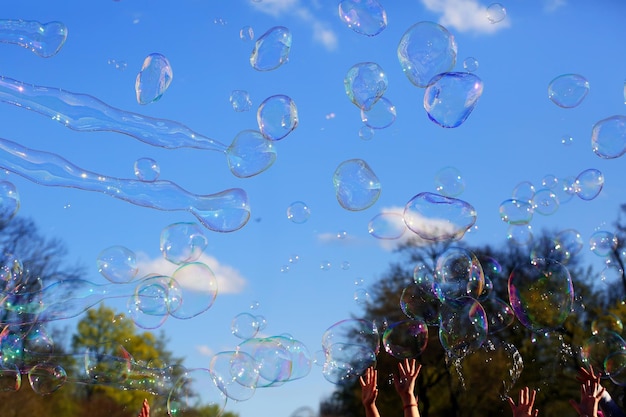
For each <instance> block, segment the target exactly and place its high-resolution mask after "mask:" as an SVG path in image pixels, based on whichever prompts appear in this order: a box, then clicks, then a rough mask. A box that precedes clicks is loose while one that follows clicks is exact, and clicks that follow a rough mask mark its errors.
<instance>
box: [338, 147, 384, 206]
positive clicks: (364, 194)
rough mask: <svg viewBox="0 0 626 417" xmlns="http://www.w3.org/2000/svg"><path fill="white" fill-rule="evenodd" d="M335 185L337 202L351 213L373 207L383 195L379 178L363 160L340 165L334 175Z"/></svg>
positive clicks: (351, 160) (345, 162)
mask: <svg viewBox="0 0 626 417" xmlns="http://www.w3.org/2000/svg"><path fill="white" fill-rule="evenodd" d="M333 185H334V186H335V195H336V196H337V201H338V202H339V204H340V205H341V207H343V208H344V209H346V210H350V211H361V210H365V209H367V208H368V207H371V206H372V205H373V204H374V203H375V202H376V201H377V200H378V197H380V193H381V185H380V181H379V180H378V177H376V174H374V172H373V171H372V169H371V168H370V166H369V165H368V164H367V162H365V161H364V160H362V159H350V160H347V161H344V162H342V163H341V164H339V166H338V167H337V169H336V170H335V172H334V174H333Z"/></svg>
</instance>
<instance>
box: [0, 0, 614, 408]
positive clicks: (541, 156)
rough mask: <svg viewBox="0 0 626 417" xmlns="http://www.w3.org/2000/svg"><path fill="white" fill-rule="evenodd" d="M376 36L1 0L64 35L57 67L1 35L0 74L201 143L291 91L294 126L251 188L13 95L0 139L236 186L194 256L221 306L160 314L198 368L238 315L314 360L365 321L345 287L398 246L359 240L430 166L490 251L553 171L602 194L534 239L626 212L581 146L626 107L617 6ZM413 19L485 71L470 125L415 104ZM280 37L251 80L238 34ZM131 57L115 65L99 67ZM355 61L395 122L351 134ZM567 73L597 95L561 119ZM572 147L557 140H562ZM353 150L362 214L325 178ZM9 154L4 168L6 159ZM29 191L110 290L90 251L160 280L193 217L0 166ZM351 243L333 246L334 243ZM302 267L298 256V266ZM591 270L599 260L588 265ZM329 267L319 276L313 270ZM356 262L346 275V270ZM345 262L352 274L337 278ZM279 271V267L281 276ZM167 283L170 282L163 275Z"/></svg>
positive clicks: (211, 155) (446, 3) (320, 22)
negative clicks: (459, 188)
mask: <svg viewBox="0 0 626 417" xmlns="http://www.w3.org/2000/svg"><path fill="white" fill-rule="evenodd" d="M380 3H381V4H382V6H383V7H384V8H385V10H386V12H387V16H388V26H387V28H386V29H385V30H384V31H383V32H382V33H380V34H379V35H377V36H375V37H371V38H370V37H366V36H363V35H360V34H358V33H355V32H354V31H352V30H351V29H349V28H348V27H346V26H345V25H344V24H343V23H342V22H341V20H340V19H339V17H338V13H337V2H324V1H315V0H313V1H305V0H271V1H270V0H262V1H258V2H253V1H246V0H237V1H226V0H220V1H211V2H204V1H199V0H186V1H182V2H176V5H174V3H172V2H154V1H144V0H141V1H126V0H121V1H118V2H116V1H104V0H101V1H98V2H90V5H89V6H87V5H85V3H84V2H78V1H74V0H70V1H36V0H24V1H21V2H11V3H10V4H6V5H5V7H4V9H3V10H4V13H3V16H4V17H3V18H4V19H23V20H35V21H39V22H42V23H46V22H51V21H61V22H63V23H64V24H65V25H66V26H67V28H68V39H67V42H66V43H65V45H64V46H63V48H62V49H61V51H60V52H59V53H58V54H57V55H56V56H54V57H51V58H41V57H38V56H37V55H35V54H34V53H32V52H30V51H28V50H26V49H23V48H20V47H18V46H16V45H12V44H0V54H1V56H2V59H1V60H0V73H1V74H2V75H4V76H6V77H10V78H13V79H17V80H20V81H23V82H26V83H31V84H36V85H41V86H48V87H57V88H62V89H64V90H68V91H71V92H76V93H84V94H89V95H92V96H94V97H97V98H99V99H100V100H102V101H104V102H105V103H107V104H109V105H111V106H113V107H116V108H119V109H123V110H126V111H130V112H135V113H140V114H143V115H146V116H150V117H154V118H163V119H169V120H173V121H177V122H179V123H183V124H185V125H186V126H188V127H190V128H191V129H193V130H194V131H196V132H199V133H201V134H203V135H206V136H208V137H210V138H213V139H215V140H217V141H219V142H221V143H223V144H226V145H228V144H230V142H231V141H232V139H233V138H234V137H235V136H236V135H237V133H238V132H240V131H242V130H245V129H257V124H256V108H257V107H258V105H259V104H260V103H261V102H262V101H263V100H265V99H266V98H267V97H269V96H272V95H276V94H284V95H288V96H289V97H291V98H292V99H293V100H294V101H295V103H296V105H297V108H298V116H299V125H298V127H297V128H296V129H295V131H294V132H292V133H291V134H290V135H289V136H287V137H286V138H285V139H283V140H281V141H279V142H277V143H276V144H275V146H276V150H277V160H276V162H275V163H274V165H273V166H272V167H271V168H270V169H269V170H267V171H266V172H264V173H262V174H260V175H258V176H255V177H253V178H247V179H241V178H237V177H235V176H234V175H232V174H231V173H230V172H229V170H228V166H227V163H226V158H225V156H224V155H223V154H222V153H220V152H211V151H204V150H194V149H177V150H166V149H162V148H157V147H151V146H148V145H146V144H144V143H141V142H139V141H137V140H135V139H133V138H130V137H127V136H124V135H121V134H116V133H112V132H92V133H86V132H75V131H72V130H70V129H67V128H65V127H64V126H62V125H61V124H59V123H56V122H55V121H52V120H47V119H46V118H45V117H42V116H41V115H38V114H36V113H34V112H29V111H26V110H24V109H20V108H17V107H14V106H11V105H8V104H2V105H1V107H2V112H0V121H1V124H0V126H1V128H0V129H1V130H0V132H1V133H0V137H2V138H5V139H9V140H11V141H15V142H18V143H20V144H22V145H24V146H27V147H30V148H33V149H39V150H44V151H47V152H54V153H56V154H58V155H60V156H63V157H64V158H66V159H68V160H69V161H71V162H72V163H74V164H76V165H78V166H80V167H82V168H85V169H88V170H90V171H93V172H97V173H102V174H104V175H107V176H111V177H118V178H133V163H134V162H135V160H137V159H138V158H141V157H150V158H153V159H154V160H156V161H157V162H158V163H159V165H160V169H161V177H160V178H161V179H166V180H170V181H173V182H175V183H176V184H178V185H179V186H181V187H182V188H184V189H186V190H188V191H190V192H193V193H197V194H212V193H216V192H219V191H222V190H225V189H228V188H233V187H239V188H243V189H245V190H246V192H247V193H248V197H249V201H250V207H251V220H250V221H249V222H248V224H247V225H245V226H244V227H243V228H242V229H241V230H239V231H237V232H233V233H223V234H222V233H216V232H209V231H207V237H208V247H207V249H206V251H205V255H204V257H203V258H202V260H204V261H206V263H207V264H208V265H209V266H211V268H212V269H213V270H214V271H215V272H216V274H217V275H218V277H219V280H220V293H219V295H218V297H217V300H216V302H215V305H214V306H213V307H212V308H211V309H210V310H209V311H207V312H206V313H205V314H203V315H201V316H198V317H196V318H194V319H191V320H185V321H181V320H174V319H169V320H168V321H167V322H166V323H165V324H164V325H163V329H164V331H165V332H166V334H167V335H168V336H169V337H170V338H171V345H170V347H171V348H172V350H173V351H174V352H175V354H177V355H180V356H185V357H186V358H187V359H186V365H187V366H188V367H208V364H209V361H210V358H211V356H212V355H213V354H215V353H217V352H220V351H223V350H232V349H233V348H234V347H235V346H236V345H237V344H238V343H239V342H240V340H238V339H237V338H235V337H234V336H233V335H232V334H231V333H230V323H231V320H232V318H233V317H235V316H236V315H237V314H239V313H241V312H250V306H251V305H257V304H258V307H257V308H256V309H255V310H253V311H254V314H261V315H263V316H264V317H265V318H266V320H267V327H266V329H265V332H266V334H268V335H278V334H283V333H289V334H291V335H292V336H293V337H295V338H296V339H298V340H301V341H302V342H303V343H305V344H306V345H307V346H308V347H309V350H310V351H311V353H314V352H315V351H317V350H319V349H320V348H321V336H322V334H323V332H324V330H325V329H326V328H328V327H329V326H331V325H332V324H334V323H336V322H338V321H340V320H343V319H345V318H348V317H349V316H350V314H351V313H354V312H358V311H359V307H358V305H357V304H356V303H355V302H354V300H353V293H354V291H355V289H356V286H355V281H359V280H363V282H364V284H363V285H364V286H366V287H367V286H368V285H371V284H372V283H373V282H375V281H376V279H378V278H379V277H380V276H381V275H383V274H384V272H385V271H386V267H387V265H388V264H389V262H390V261H391V260H393V259H394V257H393V254H392V252H391V249H392V248H393V244H394V242H389V241H381V240H377V239H375V238H373V237H371V236H370V235H369V234H368V232H367V225H368V222H369V220H370V219H371V218H372V217H374V216H375V215H376V214H378V213H380V212H383V211H386V210H391V209H394V208H395V209H397V208H401V207H404V205H405V204H406V203H407V202H408V201H409V200H410V199H411V198H412V197H413V196H414V195H416V194H418V193H421V192H425V191H430V192H435V184H434V178H435V175H436V173H437V172H438V171H439V170H440V169H442V168H444V167H447V166H453V167H455V168H457V169H458V170H459V171H460V172H461V173H462V175H463V177H464V179H465V182H466V188H465V191H464V192H463V193H462V194H461V195H459V196H458V198H460V199H463V200H464V201H467V202H468V203H470V204H471V205H472V206H474V208H475V209H476V211H477V213H478V220H477V222H476V228H474V229H472V231H471V232H470V233H469V234H467V235H466V237H465V239H467V240H468V242H470V243H477V244H483V243H491V244H494V245H498V244H500V243H501V242H503V241H504V240H505V239H506V231H507V225H506V224H505V223H503V222H502V221H501V220H500V216H499V213H498V207H499V205H500V203H501V202H502V201H504V200H506V199H508V198H510V197H511V193H512V190H513V188H514V187H515V186H516V185H517V184H518V183H520V182H522V181H530V182H532V183H534V184H535V185H536V186H537V187H539V184H540V183H541V181H542V179H543V178H544V177H545V176H546V175H554V176H556V177H557V178H565V177H575V176H576V175H578V173H580V172H582V171H583V170H586V169H589V168H595V169H599V170H600V171H601V172H602V173H603V175H604V177H605V185H604V189H603V190H602V192H601V193H600V195H599V196H598V197H597V198H595V199H594V200H591V201H583V200H581V199H579V198H576V197H574V198H573V199H572V200H571V201H569V202H568V203H566V204H563V205H562V206H560V207H559V209H558V211H557V212H556V213H555V214H553V215H551V216H545V217H543V216H539V215H535V216H534V218H533V221H532V227H533V228H534V229H535V230H541V229H542V228H544V227H545V228H549V229H552V230H554V229H556V230H560V229H567V228H575V229H577V230H578V231H579V232H580V233H581V235H582V237H583V240H584V241H585V251H587V252H589V247H588V244H587V242H588V239H589V237H590V236H591V234H592V233H593V231H594V230H596V229H598V228H599V229H608V230H611V223H612V222H613V221H614V220H615V217H616V214H617V210H618V207H619V205H620V204H621V203H624V202H626V192H625V191H624V188H623V185H622V181H623V180H622V179H623V176H624V172H626V171H624V160H623V157H622V158H617V159H613V160H603V159H601V158H599V157H598V156H596V155H595V154H594V153H593V152H592V150H591V145H590V143H591V128H592V126H593V125H594V124H595V123H596V122H597V121H599V120H601V119H604V118H606V117H610V116H613V115H619V114H624V111H625V109H624V107H625V104H624V101H625V97H624V81H625V80H626V58H625V54H624V39H626V36H625V35H626V28H625V27H624V25H623V24H622V17H623V16H624V13H625V12H626V10H625V8H626V6H625V5H624V4H623V2H620V1H609V0H606V1H603V2H594V4H591V2H583V1H567V0H550V1H541V2H523V1H520V0H513V1H503V2H501V3H502V4H503V5H504V7H505V8H506V10H507V16H506V18H505V19H504V20H503V21H501V22H499V23H496V24H492V23H490V22H489V21H488V20H487V17H486V7H487V6H488V5H489V4H490V3H489V2H485V1H483V2H481V1H477V0H422V1H418V0H411V1H403V2H391V1H382V0H381V1H380ZM420 21H433V22H438V23H440V24H442V25H444V26H445V27H446V28H447V29H448V30H449V31H450V32H451V33H452V34H453V35H454V36H455V39H456V43H457V46H458V56H457V64H456V66H455V70H457V71H462V70H463V67H462V62H463V60H464V59H465V58H467V57H474V58H476V59H477V60H478V63H479V67H478V69H477V71H476V72H475V74H476V75H477V76H479V77H480V78H481V79H482V81H483V83H484V92H483V95H482V97H481V98H480V100H479V102H478V104H477V106H476V108H475V110H474V111H473V113H472V114H471V115H470V116H469V118H468V119H467V121H466V122H465V123H463V124H462V125H461V126H459V127H457V128H454V129H443V128H441V127H439V126H437V125H436V124H434V123H433V122H431V121H430V120H428V117H427V115H426V113H425V111H424V108H423V104H422V103H423V94H424V91H423V89H419V88H417V87H415V86H413V85H412V84H411V83H410V82H409V80H408V79H407V77H406V76H405V75H404V74H403V73H402V69H401V67H400V64H399V62H398V59H397V56H396V48H397V45H398V42H399V40H400V38H401V37H402V34H403V33H404V32H405V31H406V30H407V29H408V28H409V27H410V26H411V25H413V24H415V23H417V22H420ZM279 25H280V26H285V27H287V28H289V29H290V31H291V32H292V36H293V44H292V48H291V52H290V55H289V60H288V62H287V63H286V64H284V65H282V66H281V67H280V68H278V69H276V70H274V71H269V72H259V71H255V70H254V69H253V68H252V67H251V66H250V63H249V57H250V53H251V51H252V48H253V45H254V42H253V41H247V42H246V41H243V40H241V39H240V38H239V31H240V29H241V28H242V27H244V26H250V27H252V29H253V30H254V34H255V39H256V38H257V37H259V36H260V35H261V34H263V33H264V32H265V31H267V30H268V29H270V28H272V27H274V26H279ZM151 53H160V54H162V55H164V56H165V57H167V58H168V60H169V62H170V64H171V66H172V69H173V80H172V83H171V85H170V87H169V89H168V90H167V91H166V92H165V94H164V95H163V97H162V98H161V99H160V100H159V101H158V102H155V103H151V104H148V105H140V104H138V103H137V101H136V97H135V90H134V82H135V77H136V76H137V73H138V71H139V70H140V69H141V65H142V63H143V60H144V58H145V57H146V56H147V55H149V54H151ZM111 60H115V61H116V62H118V63H121V62H123V63H125V64H126V65H123V64H122V67H121V68H116V66H115V65H114V64H111V63H109V62H110V61H111ZM359 62H376V63H377V64H379V65H380V66H381V67H382V68H383V69H384V71H385V73H386V75H387V77H388V80H389V87H388V89H387V91H386V93H385V97H386V98H387V99H389V100H390V101H391V102H392V103H393V104H394V105H395V106H396V109H397V118H396V121H395V122H394V123H393V124H392V125H391V126H390V127H388V128H386V129H382V130H377V131H376V132H375V135H374V137H373V138H372V139H371V140H369V141H364V140H361V139H360V138H359V134H358V132H359V129H360V128H361V126H362V122H361V120H360V112H359V110H358V109H357V107H355V106H354V105H353V104H352V103H351V102H350V101H349V99H348V98H347V96H346V93H345V91H344V88H343V79H344V76H345V74H346V72H347V71H348V69H349V68H350V67H352V66H353V65H354V64H356V63H359ZM568 73H576V74H581V75H583V76H584V77H586V78H587V80H588V81H589V83H590V92H589V94H588V96H587V97H586V98H585V100H584V101H583V102H582V104H580V105H579V106H578V107H575V108H572V109H563V108H560V107H558V106H556V105H555V104H554V103H552V102H551V101H550V100H549V99H548V93H547V87H548V83H549V82H550V80H552V79H554V78H555V77H557V76H559V75H562V74H568ZM233 90H245V91H248V92H249V94H250V97H251V100H252V103H253V105H252V110H251V111H249V112H235V111H233V108H232V106H231V104H230V103H229V96H230V93H231V91H233ZM564 135H569V136H571V137H572V138H573V141H572V143H571V144H569V145H563V144H562V143H561V138H562V137H563V136H564ZM354 158H360V159H363V160H365V161H367V163H368V164H369V165H370V166H371V168H372V170H373V171H374V172H375V173H376V175H377V176H378V178H379V179H380V181H381V185H382V193H381V197H380V198H379V200H378V201H377V202H376V203H375V204H374V205H373V206H372V207H371V208H369V209H367V210H364V211H359V212H349V211H347V210H345V209H343V208H342V207H341V206H340V205H339V204H338V202H337V199H336V197H335V193H334V189H333V183H332V175H333V172H334V171H335V169H336V168H337V166H338V165H339V164H340V163H341V162H343V161H346V160H348V159H354ZM0 162H1V161H0ZM6 179H7V180H10V181H12V182H13V183H14V184H15V185H16V187H17V189H18V191H19V194H20V197H21V209H20V215H24V216H31V217H33V218H34V219H35V220H36V221H37V223H38V224H39V225H40V226H41V228H42V230H43V231H44V232H45V233H46V234H49V235H51V236H58V237H61V238H63V239H64V240H65V241H66V242H67V244H68V247H69V248H70V257H71V258H72V259H77V260H79V261H81V262H84V263H85V264H87V265H88V266H90V270H89V274H88V276H87V277H86V279H88V280H91V281H94V282H101V283H104V279H103V278H102V277H101V276H100V275H99V274H98V272H97V269H96V266H95V260H96V258H97V256H98V253H100V251H102V250H103V249H105V248H108V247H110V246H113V245H123V246H126V247H127V248H129V249H131V250H133V251H135V252H136V253H137V254H138V256H139V257H140V260H141V264H142V271H143V272H155V271H156V270H157V269H159V270H160V271H161V268H162V267H163V263H164V262H163V261H162V260H161V259H160V253H159V235H160V232H161V230H162V229H163V228H164V227H166V226H168V225H169V224H172V223H176V222H192V221H195V219H194V217H193V216H192V215H191V214H189V213H186V212H164V211H158V210H152V209H148V208H144V207H138V206H134V205H131V204H128V203H126V202H124V201H120V200H116V199H112V198H110V197H108V196H106V195H103V194H100V193H94V192H87V191H83V190H79V189H70V188H60V187H43V186H39V185H36V184H33V183H30V182H28V181H26V180H24V179H22V178H20V177H19V176H17V175H15V174H7V175H6ZM294 201H304V202H306V203H307V205H308V206H309V207H310V209H311V217H310V219H309V220H308V221H307V222H306V223H303V224H295V223H292V222H290V221H289V220H288V219H287V215H286V211H287V208H288V206H289V205H290V204H291V203H292V202H294ZM344 232H345V238H343V239H339V238H337V235H338V234H342V235H343V234H344ZM294 256H297V257H298V258H299V260H298V262H297V263H291V264H290V262H289V259H290V258H292V257H294ZM588 257H589V259H590V260H591V261H593V262H594V263H596V264H601V262H602V260H601V259H599V258H597V257H594V256H593V255H591V254H589V255H588ZM327 263H329V264H330V265H331V266H330V268H328V267H327V268H321V267H320V265H322V264H327ZM347 263H349V268H346V266H347ZM342 264H344V268H342V266H341V265H342ZM285 265H288V266H289V271H288V272H281V270H283V269H284V268H283V267H284V266H285ZM163 272H164V273H165V272H167V271H165V270H163ZM332 390H333V386H332V385H331V384H330V383H329V382H327V381H326V380H325V379H324V378H323V377H322V375H321V368H319V367H316V366H314V367H313V369H312V371H311V373H310V375H309V376H307V377H306V378H304V379H302V380H298V381H293V382H291V383H288V384H285V385H283V386H281V387H276V388H263V389H258V390H257V392H256V393H255V395H254V397H253V398H252V399H250V400H248V401H244V402H240V403H235V402H229V403H228V405H227V410H232V411H235V412H238V413H239V414H240V415H241V416H242V417H248V416H252V415H255V416H264V415H270V414H271V415H283V416H288V415H290V414H291V413H292V412H293V411H294V410H295V409H297V408H298V407H300V406H310V407H313V408H314V409H317V405H318V403H319V401H320V399H321V398H322V397H323V396H325V395H327V394H328V393H330V392H331V391H332Z"/></svg>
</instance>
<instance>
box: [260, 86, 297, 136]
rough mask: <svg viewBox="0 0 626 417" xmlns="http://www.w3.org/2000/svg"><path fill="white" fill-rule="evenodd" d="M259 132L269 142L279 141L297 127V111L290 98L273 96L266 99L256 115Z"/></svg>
mask: <svg viewBox="0 0 626 417" xmlns="http://www.w3.org/2000/svg"><path fill="white" fill-rule="evenodd" d="M256 120H257V123H258V125H259V130H260V131H261V133H262V134H263V136H265V137H266V138H268V139H270V140H280V139H283V138H284V137H285V136H287V135H288V134H289V133H291V132H292V131H293V130H294V129H295V128H296V127H297V126H298V109H297V108H296V103H295V102H294V101H293V100H292V99H291V97H288V96H285V95H275V96H271V97H268V98H266V99H265V100H264V101H263V103H261V105H260V106H259V109H258V110H257V114H256Z"/></svg>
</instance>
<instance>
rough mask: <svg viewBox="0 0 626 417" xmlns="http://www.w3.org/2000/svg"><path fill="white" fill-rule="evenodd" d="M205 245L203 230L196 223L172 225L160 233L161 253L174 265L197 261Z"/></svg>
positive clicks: (206, 240)
mask: <svg viewBox="0 0 626 417" xmlns="http://www.w3.org/2000/svg"><path fill="white" fill-rule="evenodd" d="M207 245H208V239H207V238H206V236H205V234H204V230H203V229H202V228H201V227H200V225H198V224H197V223H184V222H181V223H174V224H171V225H169V226H167V227H165V228H163V230H162V231H161V239H160V249H161V253H162V254H163V257H164V258H165V259H167V260H168V261H170V262H172V263H174V264H176V265H180V264H183V263H188V262H194V261H197V260H198V259H199V258H200V255H202V253H203V252H204V250H205V249H206V247H207Z"/></svg>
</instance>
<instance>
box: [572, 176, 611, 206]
mask: <svg viewBox="0 0 626 417" xmlns="http://www.w3.org/2000/svg"><path fill="white" fill-rule="evenodd" d="M602 187H604V175H602V172H600V171H599V170H597V169H593V168H590V169H586V170H584V171H582V172H581V173H580V174H578V176H577V177H576V180H575V181H574V184H573V189H574V192H575V193H576V195H577V196H578V197H580V198H581V199H583V200H586V201H588V200H593V199H594V198H596V197H597V196H598V194H600V191H602Z"/></svg>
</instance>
